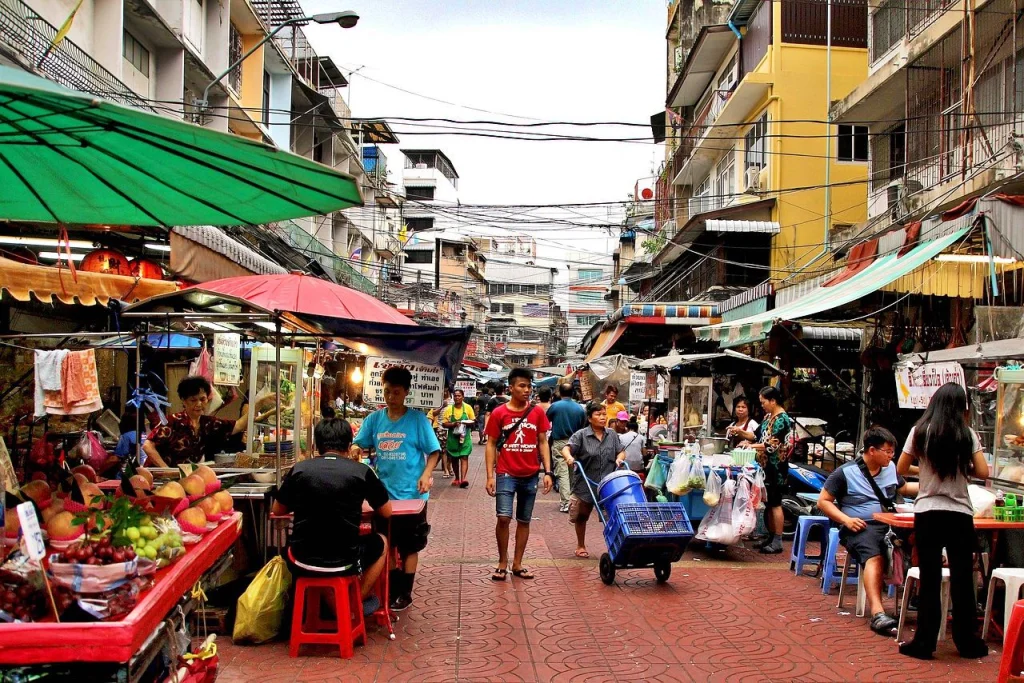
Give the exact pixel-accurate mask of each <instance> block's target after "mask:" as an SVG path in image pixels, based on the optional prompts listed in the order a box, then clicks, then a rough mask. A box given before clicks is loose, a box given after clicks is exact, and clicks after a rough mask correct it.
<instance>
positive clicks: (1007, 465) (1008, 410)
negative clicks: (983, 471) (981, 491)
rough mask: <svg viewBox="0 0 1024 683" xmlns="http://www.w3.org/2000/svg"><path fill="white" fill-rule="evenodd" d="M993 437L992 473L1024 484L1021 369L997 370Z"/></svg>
mask: <svg viewBox="0 0 1024 683" xmlns="http://www.w3.org/2000/svg"><path fill="white" fill-rule="evenodd" d="M996 380H997V382H998V385H997V390H996V406H997V410H996V439H995V444H994V452H995V453H994V455H995V457H994V462H993V471H992V476H993V478H996V479H1002V480H1006V481H1011V482H1016V483H1024V369H1019V368H999V369H998V370H996Z"/></svg>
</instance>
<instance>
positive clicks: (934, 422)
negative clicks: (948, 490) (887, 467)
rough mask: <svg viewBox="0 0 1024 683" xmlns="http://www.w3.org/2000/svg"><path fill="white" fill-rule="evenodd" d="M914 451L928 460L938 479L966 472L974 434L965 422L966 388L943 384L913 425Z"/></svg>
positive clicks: (970, 457) (966, 474) (966, 473)
mask: <svg viewBox="0 0 1024 683" xmlns="http://www.w3.org/2000/svg"><path fill="white" fill-rule="evenodd" d="M914 454H915V455H917V457H919V458H923V459H924V460H927V461H928V464H929V465H931V467H932V469H933V470H935V473H936V474H937V475H939V478H940V479H954V478H956V475H957V473H960V474H962V475H964V476H965V477H966V476H968V474H969V472H970V466H971V462H972V457H973V455H974V437H973V436H972V435H971V429H970V427H968V426H967V392H965V391H964V388H963V387H962V386H960V385H959V384H956V383H954V382H950V383H948V384H943V385H942V386H941V387H939V390H938V391H936V392H935V395H934V396H932V400H931V401H930V402H929V403H928V407H927V408H925V411H924V415H922V416H921V419H920V420H918V421H917V424H915V425H914Z"/></svg>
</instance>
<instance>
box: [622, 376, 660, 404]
mask: <svg viewBox="0 0 1024 683" xmlns="http://www.w3.org/2000/svg"><path fill="white" fill-rule="evenodd" d="M629 400H630V401H633V402H643V403H646V402H647V373H646V372H639V371H637V370H634V371H632V372H630V373H629ZM664 400H665V378H664V377H662V376H661V375H658V396H657V398H655V399H654V402H655V403H661V402H663V401H664Z"/></svg>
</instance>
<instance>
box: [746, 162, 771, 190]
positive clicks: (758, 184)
mask: <svg viewBox="0 0 1024 683" xmlns="http://www.w3.org/2000/svg"><path fill="white" fill-rule="evenodd" d="M767 191H768V169H767V168H758V167H757V166H751V167H750V168H748V169H747V171H746V175H745V176H744V178H743V192H744V193H745V194H761V193H763V192H767Z"/></svg>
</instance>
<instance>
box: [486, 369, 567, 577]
mask: <svg viewBox="0 0 1024 683" xmlns="http://www.w3.org/2000/svg"><path fill="white" fill-rule="evenodd" d="M532 386H533V373H532V372H530V371H529V370H527V369H525V368H516V369H514V370H512V372H510V373H508V387H509V395H510V396H509V401H508V403H506V404H504V405H501V406H498V407H497V408H495V409H494V411H493V412H491V416H490V419H489V420H488V422H487V428H486V434H487V450H486V452H485V463H486V470H485V472H486V474H487V494H488V495H490V496H493V497H494V498H495V501H496V507H497V510H498V523H497V525H496V526H495V529H494V535H495V536H496V537H497V540H498V566H497V567H495V568H494V573H493V574H492V575H491V579H492V580H494V581H504V580H505V576H506V575H507V574H508V527H509V524H510V523H511V521H512V507H513V500H514V501H515V514H516V549H515V554H514V555H513V556H512V575H513V576H516V577H518V578H521V579H532V578H533V573H532V572H530V570H529V569H526V568H525V567H523V553H525V552H526V542H527V541H528V540H529V539H530V519H531V518H532V517H533V503H534V500H535V499H536V498H537V474H538V472H539V471H540V468H539V466H538V462H541V461H543V463H544V488H543V490H544V493H545V494H547V493H548V492H550V491H551V486H552V485H553V484H554V476H553V475H552V473H551V450H550V449H549V448H548V431H549V430H550V429H551V423H550V422H549V421H548V416H547V415H546V414H545V413H544V410H543V409H541V408H538V407H537V406H531V405H530V390H531V388H532ZM538 453H539V454H540V458H538V457H537V454H538ZM495 470H497V476H495Z"/></svg>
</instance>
